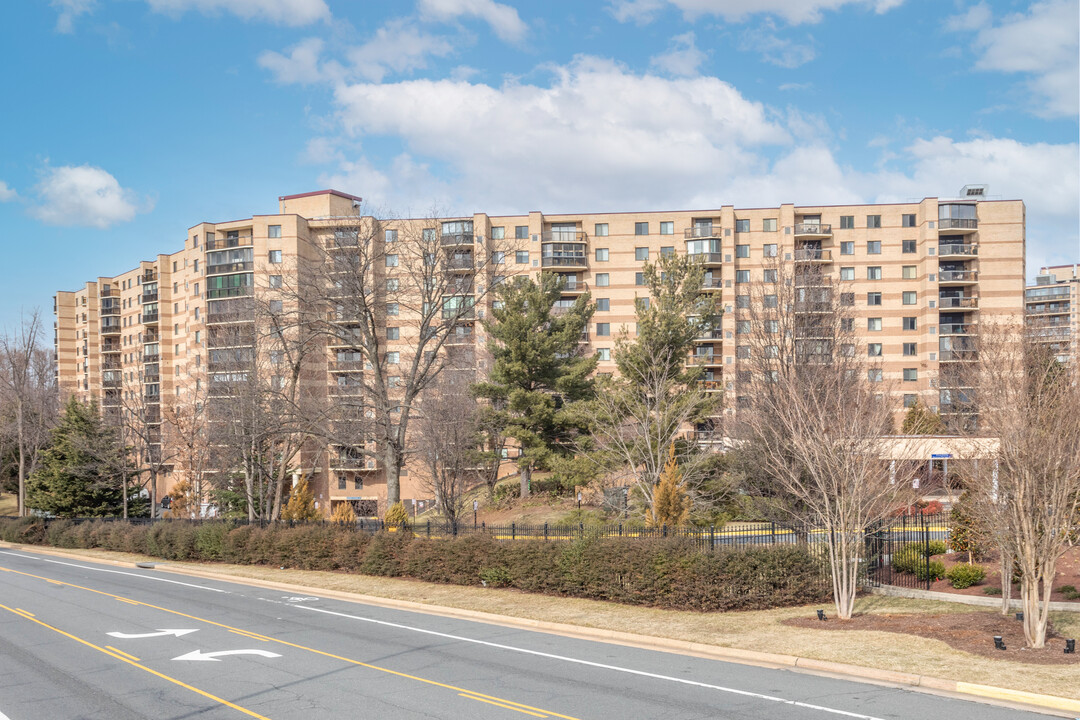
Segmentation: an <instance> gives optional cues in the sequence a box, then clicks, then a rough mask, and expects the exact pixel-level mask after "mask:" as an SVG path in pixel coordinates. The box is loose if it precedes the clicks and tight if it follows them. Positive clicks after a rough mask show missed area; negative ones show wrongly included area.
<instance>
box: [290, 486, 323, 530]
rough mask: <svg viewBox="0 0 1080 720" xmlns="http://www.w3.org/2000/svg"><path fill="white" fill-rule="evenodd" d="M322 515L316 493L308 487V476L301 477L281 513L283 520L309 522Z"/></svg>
mask: <svg viewBox="0 0 1080 720" xmlns="http://www.w3.org/2000/svg"><path fill="white" fill-rule="evenodd" d="M320 517H322V516H321V515H320V514H319V511H318V509H316V507H315V495H314V493H312V492H311V488H310V487H308V481H307V477H306V476H305V477H301V478H300V482H298V483H296V486H295V487H294V488H293V489H292V494H291V495H289V503H288V504H287V505H286V506H285V510H284V511H283V512H282V513H281V519H282V520H290V521H292V522H309V521H311V520H318V519H319V518H320Z"/></svg>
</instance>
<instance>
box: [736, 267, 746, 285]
mask: <svg viewBox="0 0 1080 720" xmlns="http://www.w3.org/2000/svg"><path fill="white" fill-rule="evenodd" d="M735 282H736V284H738V283H748V282H750V271H749V270H736V271H735Z"/></svg>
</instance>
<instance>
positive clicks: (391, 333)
mask: <svg viewBox="0 0 1080 720" xmlns="http://www.w3.org/2000/svg"><path fill="white" fill-rule="evenodd" d="M386 339H387V340H400V339H401V328H397V327H388V328H386Z"/></svg>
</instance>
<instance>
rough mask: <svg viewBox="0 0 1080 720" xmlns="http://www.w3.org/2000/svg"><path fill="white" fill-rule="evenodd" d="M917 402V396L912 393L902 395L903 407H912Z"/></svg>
mask: <svg viewBox="0 0 1080 720" xmlns="http://www.w3.org/2000/svg"><path fill="white" fill-rule="evenodd" d="M918 402H919V396H918V395H915V394H914V393H904V407H906V408H909V407H914V406H915V405H916V403H918Z"/></svg>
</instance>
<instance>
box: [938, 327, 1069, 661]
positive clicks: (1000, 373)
mask: <svg viewBox="0 0 1080 720" xmlns="http://www.w3.org/2000/svg"><path fill="white" fill-rule="evenodd" d="M965 360H966V362H961V363H955V364H954V365H955V366H956V367H955V368H954V369H953V370H952V372H951V376H950V377H949V378H948V379H947V380H943V381H942V386H943V388H944V389H943V390H942V391H941V392H942V403H943V410H947V411H949V412H950V413H952V414H956V415H960V416H963V417H965V418H967V419H968V422H965V423H963V424H962V425H961V427H962V428H963V429H964V430H965V431H966V432H967V433H968V434H969V435H971V436H973V437H977V438H992V439H993V440H996V442H997V452H996V455H995V456H994V459H993V461H992V462H980V463H978V464H977V465H972V466H971V468H970V473H971V477H970V478H969V480H968V485H969V488H968V490H969V492H970V493H972V494H973V495H974V498H975V503H974V506H975V508H976V513H977V514H978V515H979V519H980V521H981V523H982V524H983V525H984V527H987V528H988V533H987V535H988V537H989V538H990V540H991V541H992V542H993V543H994V544H995V545H997V548H998V550H999V551H1000V552H1001V557H1002V560H1003V563H1002V564H1003V572H1004V573H1005V574H1003V576H1002V583H1003V590H1004V589H1005V587H1004V584H1007V583H1009V582H1010V576H1011V575H1012V572H1011V567H1009V566H1010V565H1011V564H1012V563H1015V565H1016V569H1017V570H1018V571H1019V574H1020V601H1021V604H1022V607H1023V610H1024V638H1025V640H1026V642H1027V644H1028V645H1029V646H1030V647H1033V648H1040V647H1043V646H1044V645H1045V643H1046V631H1047V623H1048V619H1049V603H1050V593H1051V591H1052V590H1053V583H1054V578H1055V573H1056V568H1057V562H1058V560H1059V559H1060V558H1061V556H1062V554H1063V553H1064V552H1065V550H1066V549H1067V548H1068V547H1069V545H1070V544H1071V543H1074V542H1075V541H1076V538H1077V534H1078V532H1080V527H1078V524H1077V521H1078V515H1077V513H1078V510H1080V450H1078V449H1080V384H1078V383H1077V379H1076V375H1075V371H1074V370H1073V369H1072V368H1069V367H1068V366H1066V365H1064V364H1062V363H1061V362H1059V361H1058V360H1057V359H1056V357H1055V354H1054V352H1053V351H1052V350H1051V349H1050V347H1049V346H1048V345H1046V344H1045V343H1041V342H1039V337H1038V336H1037V335H1036V334H1035V333H1032V332H1031V331H1025V329H1024V328H1023V327H1021V326H1020V325H1019V324H1010V323H1006V322H999V323H983V324H982V326H981V327H980V328H979V330H978V333H977V334H976V335H975V337H974V338H973V341H972V343H971V345H970V347H969V348H968V350H967V354H966V357H965Z"/></svg>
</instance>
